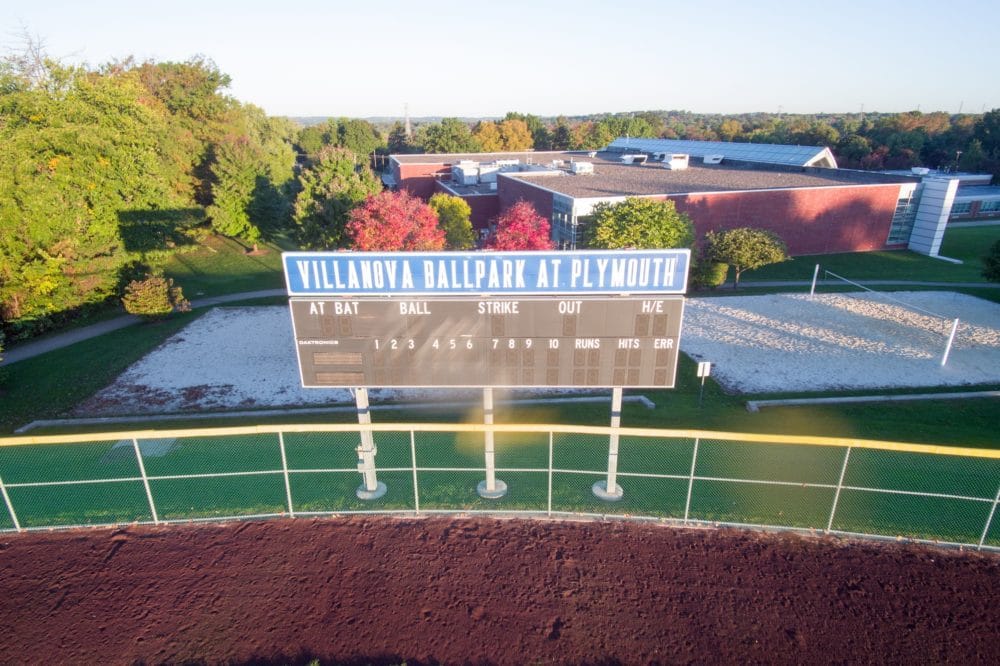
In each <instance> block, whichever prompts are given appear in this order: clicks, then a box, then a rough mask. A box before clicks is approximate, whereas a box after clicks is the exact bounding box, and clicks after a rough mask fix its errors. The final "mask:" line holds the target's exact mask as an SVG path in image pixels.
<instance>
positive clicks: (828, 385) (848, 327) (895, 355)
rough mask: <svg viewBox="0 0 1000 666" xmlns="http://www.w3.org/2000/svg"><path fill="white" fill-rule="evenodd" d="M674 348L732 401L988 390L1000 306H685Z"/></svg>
mask: <svg viewBox="0 0 1000 666" xmlns="http://www.w3.org/2000/svg"><path fill="white" fill-rule="evenodd" d="M890 299H891V300H890ZM901 302H902V303H901ZM903 303H905V305H904V304H903ZM931 313H933V314H931ZM956 317H957V318H958V319H959V320H960V325H959V328H958V333H957V335H956V336H955V341H954V344H953V346H952V350H951V353H950V355H949V358H948V363H947V365H945V366H944V367H942V366H941V359H942V356H943V354H944V351H945V347H946V344H947V341H948V336H949V334H950V332H951V327H952V320H953V319H954V318H956ZM681 349H682V350H683V351H684V352H685V353H687V354H688V355H690V356H691V357H692V358H694V359H697V360H703V361H711V362H712V363H713V364H714V366H713V371H712V375H713V377H714V378H715V379H716V381H718V382H719V383H721V384H722V385H723V386H724V387H725V388H726V389H728V390H731V391H735V392H739V393H766V392H780V391H823V390H830V389H876V388H889V387H928V386H961V385H971V384H986V383H996V382H1000V305H997V304H996V303H992V302H990V301H984V300H982V299H979V298H974V297H972V296H966V295H964V294H956V293H953V292H893V293H892V294H882V293H874V294H873V293H859V294H818V295H816V296H814V297H810V296H808V295H807V294H775V295H768V296H741V297H721V298H709V299H690V300H688V302H687V306H686V309H685V313H684V330H683V333H682V335H681Z"/></svg>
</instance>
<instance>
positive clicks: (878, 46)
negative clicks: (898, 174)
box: [0, 0, 1000, 117]
mask: <svg viewBox="0 0 1000 666" xmlns="http://www.w3.org/2000/svg"><path fill="white" fill-rule="evenodd" d="M998 28H1000V2H996V1H995V0H994V1H992V2H987V1H984V0H947V1H945V0H935V1H928V0H908V1H902V0H898V1H896V0H867V1H865V0H837V1H835V2H816V1H814V0H742V1H730V2H723V1H714V0H659V1H657V0H634V1H630V0H489V1H481V2H475V1H466V2H441V1H440V0H428V1H426V2H417V1H413V0H410V1H401V0H377V1H374V2H371V1H367V0H355V1H351V2H343V1H341V0H325V1H322V0H298V1H287V2H279V1H276V0H266V1H260V0H241V1H240V2H234V1H231V0H225V1H222V0H198V1H194V0H169V1H164V2H145V1H143V0H129V1H127V2H119V1H114V0H89V1H82V0H35V1H34V2H25V1H24V0H0V46H2V49H3V52H4V53H9V52H10V51H11V50H17V49H19V48H20V47H21V46H22V45H23V43H24V39H23V36H24V35H25V34H29V35H31V36H32V37H35V38H38V39H40V40H41V41H42V42H43V43H44V46H45V48H46V51H47V52H48V54H49V55H50V56H53V57H55V58H58V59H60V60H62V61H63V62H66V63H81V62H85V63H88V64H89V65H92V66H97V65H100V64H103V63H106V62H108V61H110V60H114V59H121V58H124V57H126V56H129V55H131V56H134V57H135V58H137V59H138V60H146V59H152V60H156V61H168V60H173V61H182V60H187V59H188V58H190V57H192V56H194V55H204V56H206V57H208V58H210V59H212V60H213V61H214V62H215V63H216V64H217V65H218V67H219V69H220V70H222V71H223V72H225V73H226V74H228V75H229V76H230V77H232V86H231V88H230V90H229V93H230V94H231V95H233V96H234V97H236V98H238V99H240V100H242V101H245V102H251V103H253V104H256V105H257V106H260V107H262V108H263V109H264V110H265V111H267V112H268V113H269V114H271V115H289V116H350V117H366V116H401V115H402V114H403V110H404V105H407V104H408V105H409V112H410V115H411V116H413V117H418V116H501V115H503V114H505V113H506V112H507V111H520V112H523V113H534V114H536V115H541V116H551V115H556V114H560V113H562V114H567V115H577V114H587V113H601V112H606V111H639V110H648V109H686V110H689V111H695V112H702V113H739V112H750V111H768V112H779V111H783V112H785V113H817V112H843V111H859V110H861V109H862V107H863V108H864V110H865V111H883V112H894V111H909V110H914V109H919V110H921V111H924V112H930V111H948V112H952V113H955V112H957V111H959V109H960V108H961V110H962V111H965V112H974V113H979V112H981V111H982V110H984V109H985V110H987V111H988V110H990V109H993V108H998V107H1000V67H998V65H1000V33H998Z"/></svg>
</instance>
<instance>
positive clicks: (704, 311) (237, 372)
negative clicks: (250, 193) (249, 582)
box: [74, 292, 1000, 416]
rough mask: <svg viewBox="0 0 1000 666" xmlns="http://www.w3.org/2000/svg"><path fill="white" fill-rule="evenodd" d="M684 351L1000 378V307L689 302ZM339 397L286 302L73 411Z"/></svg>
mask: <svg viewBox="0 0 1000 666" xmlns="http://www.w3.org/2000/svg"><path fill="white" fill-rule="evenodd" d="M887 297H891V298H894V299H898V300H900V301H905V302H906V303H907V304H908V305H907V306H903V305H900V304H899V303H896V302H892V301H888V300H886V298H887ZM928 311H929V312H932V313H938V314H940V315H941V317H938V316H934V315H932V314H928ZM955 317H958V318H959V319H960V320H961V326H960V328H959V331H958V335H957V336H956V339H955V343H954V346H953V349H952V352H951V355H950V358H949V361H948V364H947V365H946V366H945V367H941V364H940V362H941V356H942V354H943V353H944V349H945V343H946V341H947V336H948V333H949V332H950V327H951V319H953V318H955ZM681 350H682V351H684V352H685V353H687V354H688V355H690V356H691V357H692V358H694V359H696V360H705V361H711V362H712V363H713V369H712V376H713V378H714V379H715V380H716V381H718V382H720V383H721V384H722V385H723V386H724V387H725V388H726V389H727V390H730V391H734V392H740V393H766V392H783V391H796V392H798V391H821V390H829V389H867V388H886V387H928V386H959V385H968V384H985V383H1000V305H997V304H995V303H991V302H989V301H984V300H981V299H977V298H973V297H971V296H965V295H962V294H955V293H951V292H905V293H899V292H894V293H893V294H892V295H891V296H888V295H883V294H859V295H844V294H824V295H817V296H815V297H814V298H810V297H809V296H808V295H798V294H794V295H792V294H780V295H769V296H732V297H717V298H705V299H699V298H692V299H688V301H687V304H686V308H685V313H684V326H683V333H682V335H681ZM525 393H527V392H524V391H522V392H511V394H512V396H515V395H517V394H522V395H523V394H525ZM531 393H533V394H537V393H539V392H538V391H533V392H531ZM544 393H546V394H565V393H572V392H571V391H545V392H544ZM370 397H371V399H372V400H373V401H376V402H378V401H386V400H435V399H440V400H454V399H471V400H480V399H481V394H480V393H479V392H478V391H476V390H469V389H433V390H428V389H422V390H409V389H408V390H399V389H379V390H372V391H370ZM342 403H348V404H352V403H353V398H352V396H351V394H350V392H349V391H347V390H345V389H305V388H302V386H301V382H300V378H299V372H298V363H297V361H296V356H295V346H294V341H293V339H292V326H291V317H290V316H289V313H288V309H287V308H285V307H280V306H277V307H256V308H216V309H213V310H211V311H209V312H208V313H206V314H205V315H204V316H202V317H200V318H199V319H198V320H196V321H194V322H193V323H191V324H190V325H189V326H187V327H186V328H185V329H184V330H183V331H181V332H180V333H178V334H177V335H175V336H173V337H172V338H170V339H169V340H167V341H166V342H165V343H164V344H163V345H161V346H160V347H159V348H158V349H156V350H155V351H153V352H152V353H150V354H149V355H147V356H146V357H145V358H143V359H142V360H141V361H139V362H138V363H135V364H134V365H132V366H131V367H130V368H129V369H128V370H126V371H125V372H124V373H123V374H122V375H121V376H119V377H118V379H117V380H116V381H115V382H114V383H113V384H112V385H111V386H109V387H107V388H105V389H103V390H102V391H100V392H98V393H97V394H96V395H94V396H93V397H92V398H90V399H89V400H87V401H85V402H84V403H82V404H81V405H80V406H79V407H78V408H77V409H76V410H75V412H74V413H75V415H78V416H82V415H88V416H90V415H110V414H127V413H134V414H150V413H171V412H184V411H193V410H209V409H243V408H248V407H293V406H304V405H332V404H342Z"/></svg>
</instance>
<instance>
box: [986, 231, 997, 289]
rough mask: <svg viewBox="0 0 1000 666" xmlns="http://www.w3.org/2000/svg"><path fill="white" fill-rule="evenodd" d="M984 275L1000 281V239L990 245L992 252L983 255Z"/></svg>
mask: <svg viewBox="0 0 1000 666" xmlns="http://www.w3.org/2000/svg"><path fill="white" fill-rule="evenodd" d="M983 277H984V278H986V279H987V280H989V281H990V282H1000V240H998V241H997V242H996V243H993V245H992V246H991V247H990V253H989V254H988V255H986V256H985V257H983Z"/></svg>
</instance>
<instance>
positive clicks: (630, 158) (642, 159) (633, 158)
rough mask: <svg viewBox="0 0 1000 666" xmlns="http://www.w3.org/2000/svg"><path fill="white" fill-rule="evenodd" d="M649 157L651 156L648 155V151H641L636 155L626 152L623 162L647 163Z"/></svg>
mask: <svg viewBox="0 0 1000 666" xmlns="http://www.w3.org/2000/svg"><path fill="white" fill-rule="evenodd" d="M647 159H649V156H648V155H646V153H639V154H636V155H631V154H628V153H625V154H623V155H622V163H623V164H645V163H646V160H647Z"/></svg>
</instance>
